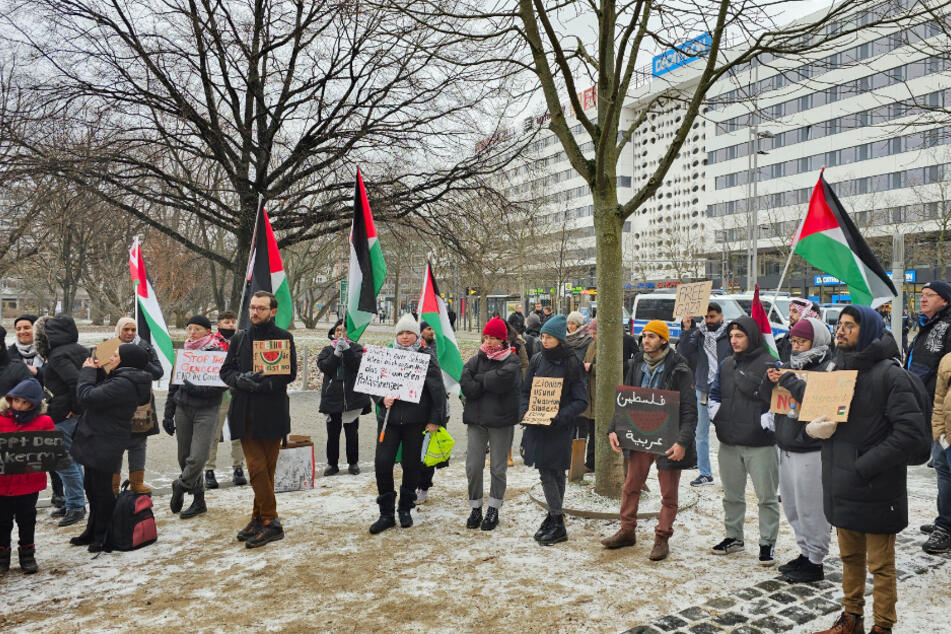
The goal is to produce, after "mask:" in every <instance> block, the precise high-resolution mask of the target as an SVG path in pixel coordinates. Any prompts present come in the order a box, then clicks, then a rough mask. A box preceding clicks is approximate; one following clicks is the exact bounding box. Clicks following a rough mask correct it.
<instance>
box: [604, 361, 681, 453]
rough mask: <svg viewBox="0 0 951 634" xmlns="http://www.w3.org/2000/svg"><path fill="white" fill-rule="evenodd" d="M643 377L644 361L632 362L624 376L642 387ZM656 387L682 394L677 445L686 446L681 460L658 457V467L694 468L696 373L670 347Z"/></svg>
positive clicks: (630, 383) (612, 425) (610, 429)
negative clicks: (694, 381)
mask: <svg viewBox="0 0 951 634" xmlns="http://www.w3.org/2000/svg"><path fill="white" fill-rule="evenodd" d="M643 377H644V364H643V362H641V363H631V369H630V370H629V371H628V373H627V377H625V379H624V384H625V385H633V386H635V387H636V386H639V385H640V384H641V379H643ZM657 389H659V390H672V391H674V392H679V393H680V420H679V423H680V427H679V430H678V432H677V440H676V442H677V444H678V445H680V446H681V447H683V448H684V457H683V459H682V460H678V461H673V460H671V459H669V458H668V457H667V456H658V457H657V468H658V469H660V470H662V471H672V470H674V469H692V468H693V467H695V466H696V465H697V446H696V443H695V442H694V436H695V434H696V432H697V395H696V393H695V392H694V387H693V372H692V371H691V370H690V365H689V364H688V363H687V360H686V359H684V358H683V357H682V356H680V355H679V354H677V353H676V352H674V351H673V350H671V351H670V352H668V353H667V358H666V359H664V371H663V372H662V373H661V375H660V380H659V381H658V382H657ZM612 431H613V432H615V433H617V431H618V429H617V428H616V427H615V422H614V419H613V418H612V419H611V423H610V425H609V426H608V433H611V432H612Z"/></svg>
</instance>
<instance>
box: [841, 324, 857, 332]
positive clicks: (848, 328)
mask: <svg viewBox="0 0 951 634" xmlns="http://www.w3.org/2000/svg"><path fill="white" fill-rule="evenodd" d="M858 327H859V325H858V324H851V323H850V324H846V323H843V322H841V321H840V322H839V323H838V325H837V326H836V329H837V330H844V331H845V332H854V331H855V329H856V328H858Z"/></svg>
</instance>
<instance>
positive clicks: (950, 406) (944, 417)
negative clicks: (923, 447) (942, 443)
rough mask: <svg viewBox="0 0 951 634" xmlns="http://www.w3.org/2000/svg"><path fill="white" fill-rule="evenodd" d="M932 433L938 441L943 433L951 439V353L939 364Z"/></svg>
mask: <svg viewBox="0 0 951 634" xmlns="http://www.w3.org/2000/svg"><path fill="white" fill-rule="evenodd" d="M931 434H932V436H933V437H934V441H935V442H938V439H939V438H941V435H942V434H944V437H945V438H946V439H947V440H948V441H951V353H948V354H946V355H944V358H943V359H941V363H940V364H939V365H938V378H937V379H936V383H935V390H934V413H933V414H932V415H931Z"/></svg>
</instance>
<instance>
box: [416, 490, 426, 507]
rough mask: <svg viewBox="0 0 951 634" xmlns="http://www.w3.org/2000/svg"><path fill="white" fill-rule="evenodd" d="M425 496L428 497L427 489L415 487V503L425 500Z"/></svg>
mask: <svg viewBox="0 0 951 634" xmlns="http://www.w3.org/2000/svg"><path fill="white" fill-rule="evenodd" d="M427 497H429V491H423V490H422V489H416V503H417V504H422V503H423V502H425V501H426V498H427Z"/></svg>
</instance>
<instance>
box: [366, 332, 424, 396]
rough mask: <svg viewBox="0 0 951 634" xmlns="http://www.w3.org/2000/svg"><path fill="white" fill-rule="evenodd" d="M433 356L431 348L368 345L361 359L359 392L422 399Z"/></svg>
mask: <svg viewBox="0 0 951 634" xmlns="http://www.w3.org/2000/svg"><path fill="white" fill-rule="evenodd" d="M431 358H432V357H431V356H430V355H429V353H427V352H414V351H412V350H397V349H395V348H385V347H383V346H367V347H366V349H365V350H364V351H363V358H362V359H360V370H359V371H358V372H357V382H356V383H355V384H354V386H353V390H354V391H355V392H360V393H362V394H369V395H371V396H380V397H383V398H387V397H394V398H396V399H399V400H401V401H407V402H410V403H419V399H420V398H421V397H422V395H423V384H424V383H425V382H426V371H427V370H428V369H429V360H430V359H431Z"/></svg>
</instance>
